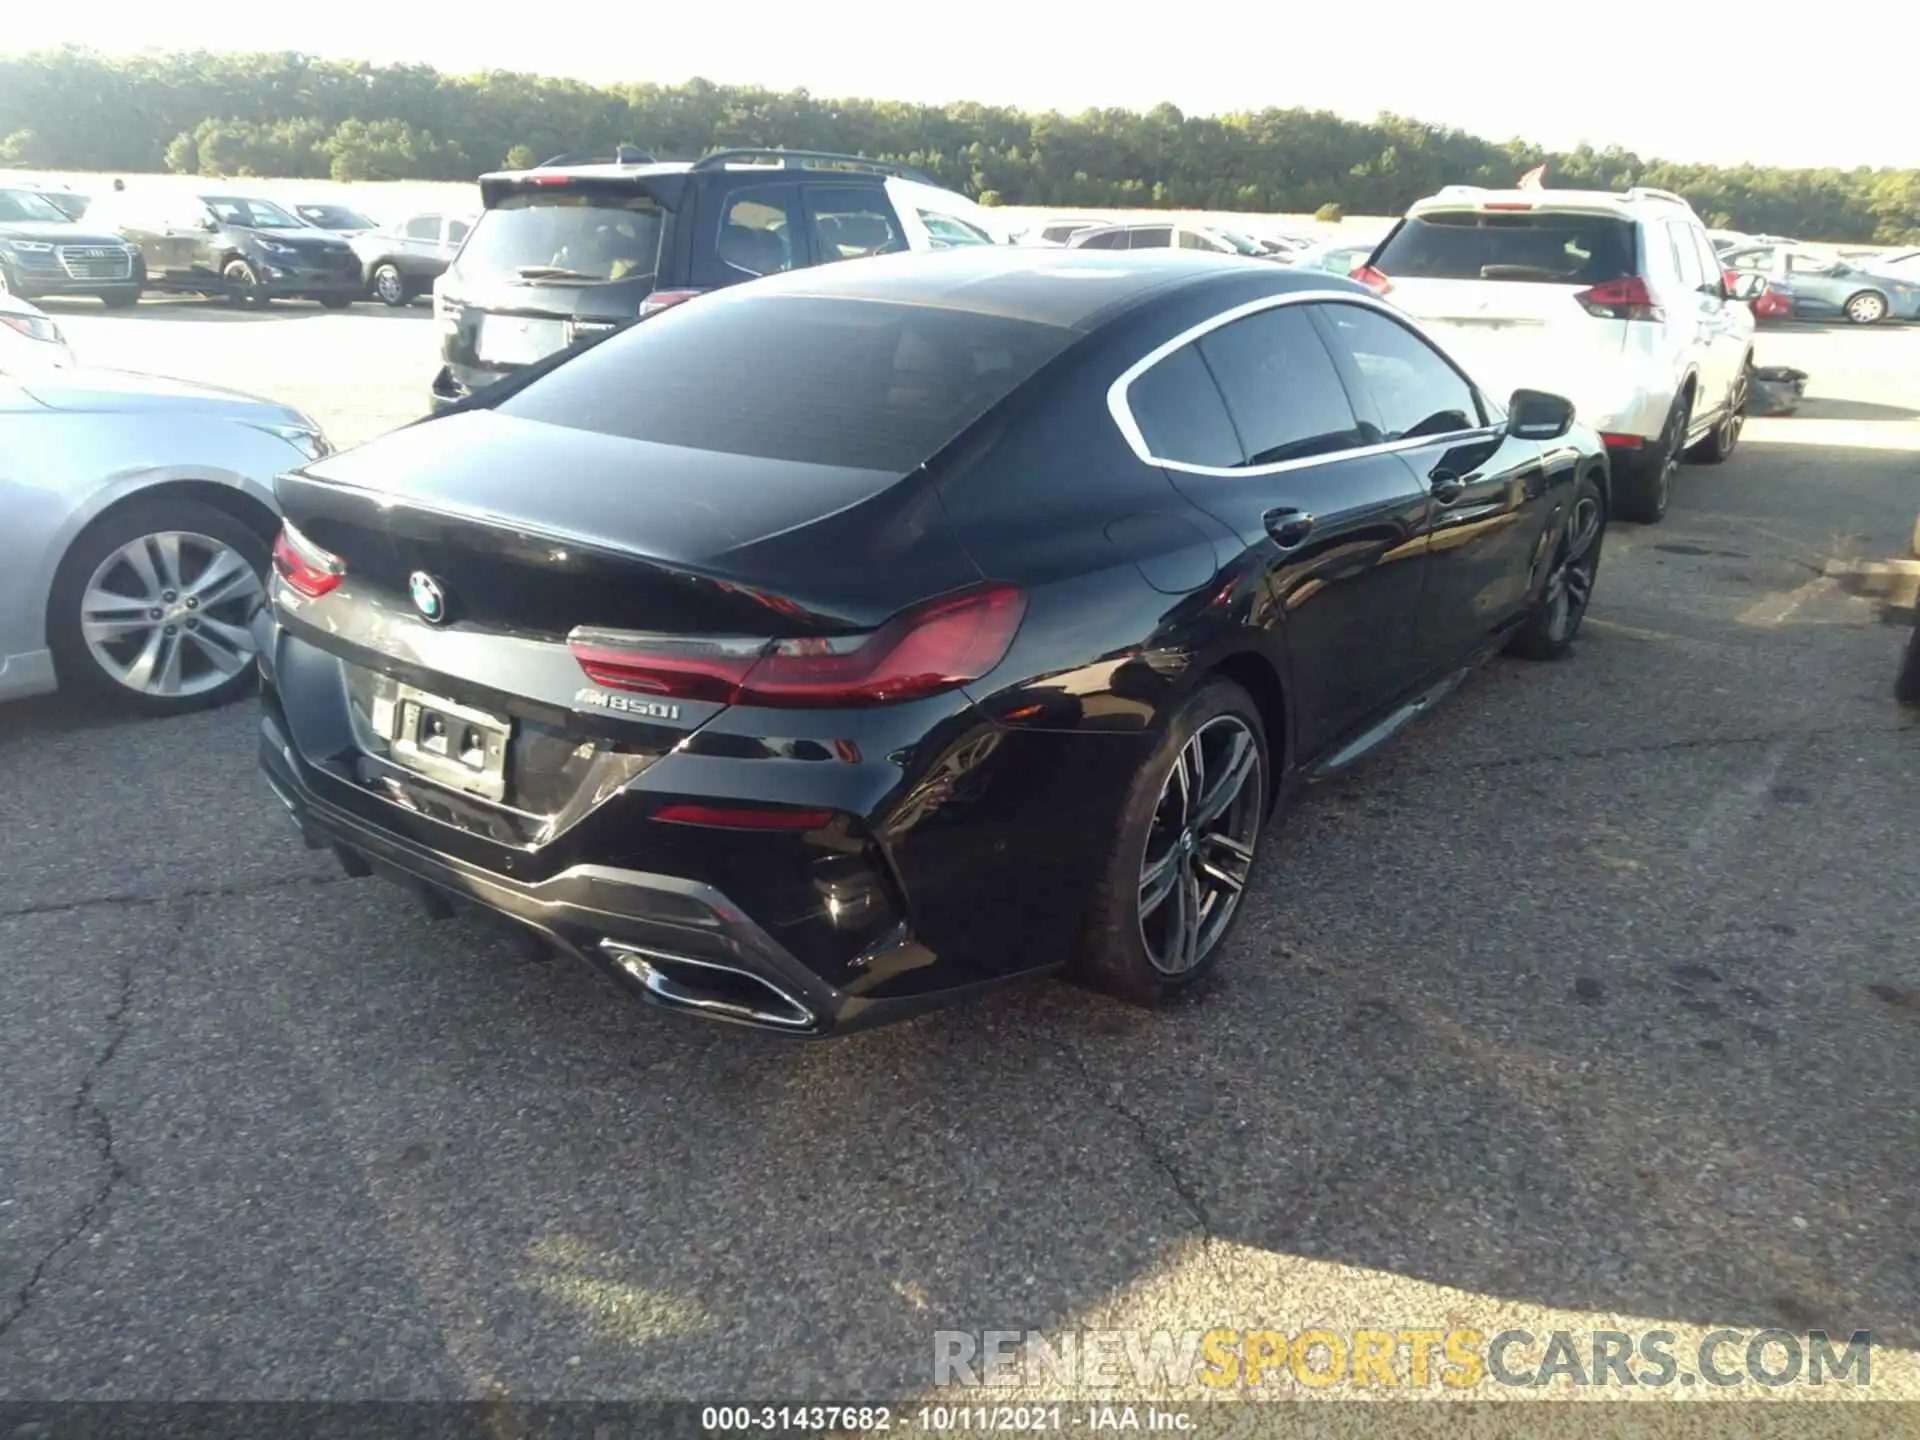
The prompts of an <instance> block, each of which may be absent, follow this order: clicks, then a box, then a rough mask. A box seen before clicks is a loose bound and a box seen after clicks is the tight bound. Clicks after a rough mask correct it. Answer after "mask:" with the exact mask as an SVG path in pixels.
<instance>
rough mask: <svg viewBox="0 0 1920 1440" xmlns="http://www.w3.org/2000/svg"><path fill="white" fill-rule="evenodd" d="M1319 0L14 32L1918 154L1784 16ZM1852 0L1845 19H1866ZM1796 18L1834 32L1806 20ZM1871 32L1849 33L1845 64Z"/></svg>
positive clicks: (742, 3) (359, 14)
mask: <svg viewBox="0 0 1920 1440" xmlns="http://www.w3.org/2000/svg"><path fill="white" fill-rule="evenodd" d="M1289 8H1290V7H1289ZM1313 9H1315V10H1317V11H1318V13H1301V12H1293V13H1288V9H1283V7H1281V6H1277V5H1271V4H1262V3H1260V0H1255V3H1252V4H1220V3H1214V4H1194V5H1173V4H1166V3H1157V4H1147V3H1143V0H1135V3H1134V4H1132V5H1126V4H1123V3H1120V0H1107V3H1104V4H1095V3H1092V0H1025V3H1015V0H966V3H964V4H962V3H953V0H947V3H936V4H922V5H915V4H911V3H904V4H903V3H895V4H890V5H885V6H881V5H864V6H862V5H851V4H847V3H845V0H841V3H839V4H815V5H795V4H792V3H791V0H787V3H781V4H777V5H774V4H764V3H760V0H730V3H728V4H726V5H724V6H712V5H706V4H699V3H666V4H662V3H660V0H652V3H649V4H645V5H637V6H622V5H595V4H571V5H567V4H563V5H558V6H556V7H555V8H554V10H552V11H551V12H547V13H548V14H549V15H550V17H551V21H552V23H551V24H549V25H548V26H547V27H545V28H542V27H540V26H538V25H535V24H529V23H526V22H525V21H519V22H516V23H511V24H509V23H507V22H505V21H504V20H503V21H501V22H500V23H496V24H485V23H482V22H481V20H480V17H481V16H482V15H484V14H485V13H486V12H485V11H484V9H474V8H472V7H467V8H455V9H453V10H448V9H446V8H445V7H442V6H433V5H406V4H399V5H396V4H393V3H391V0H331V3H329V4H328V5H326V6H324V7H321V8H319V9H316V8H315V7H314V6H312V5H284V6H259V5H247V6H242V7H240V8H239V9H238V10H234V9H232V8H230V7H220V6H189V7H187V8H186V9H184V10H182V9H179V8H177V7H174V6H170V5H162V6H154V5H152V4H139V5H136V4H132V3H129V0H95V3H92V4H89V5H87V6H84V7H78V8H76V9H75V10H73V11H68V10H66V9H65V7H62V6H55V5H22V6H13V7H10V13H9V15H8V17H7V20H6V23H5V25H4V27H0V50H4V51H22V50H31V49H36V48H38V47H40V46H43V45H50V44H65V43H72V44H83V45H90V46H93V47H95V48H97V49H102V50H111V51H126V50H139V49H143V48H150V47H151V48H164V49H195V48H204V49H209V50H304V51H307V52H308V53H312V54H320V55H327V56H333V57H339V58H360V59H368V60H376V61H382V62H413V63H423V62H424V63H430V64H432V65H434V66H436V67H438V68H439V69H441V70H445V71H453V72H465V71H471V70H483V69H514V70H531V71H535V72H538V73H542V74H548V75H565V76H572V77H576V78H579V79H582V80H588V81H593V82H596V83H609V82H615V81H640V80H654V81H660V82H678V81H683V80H686V79H689V78H691V77H693V76H695V75H702V76H705V77H706V78H707V79H709V80H714V81H719V82H726V83H737V84H759V85H766V86H769V87H772V88H775V89H793V88H805V89H807V90H810V91H811V92H812V93H813V94H815V95H816V96H833V95H849V96H856V95H857V96H869V97H873V98H878V99H898V100H917V101H927V102H934V103H939V102H945V101H952V100H979V101H983V102H986V103H990V104H1004V105H1018V106H1021V107H1023V108H1027V109H1034V110H1046V109H1058V110H1065V111H1069V112H1071V111H1076V110H1081V109H1085V108H1088V107H1091V106H1124V107H1127V108H1130V109H1147V108H1149V107H1151V106H1153V105H1156V104H1158V103H1160V102H1162V101H1169V102H1171V103H1172V104H1174V105H1177V106H1179V107H1180V109H1181V110H1183V111H1185V112H1187V113H1189V114H1215V113H1220V112H1223V111H1228V110H1242V109H1259V108H1262V107H1264V106H1268V105H1275V106H1282V107H1292V106H1304V107H1307V108H1309V109H1323V110H1332V111H1334V112H1336V113H1337V114H1340V115H1343V116H1346V117H1348V118H1351V119H1359V120H1364V119H1371V118H1372V117H1373V116H1374V115H1376V114H1377V113H1378V112H1380V111H1382V110H1391V111H1394V112H1396V113H1398V114H1401V115H1407V116H1411V117H1413V118H1415V119H1419V120H1424V121H1428V122H1432V123H1438V124H1444V125H1452V126H1457V127H1458V128H1460V129H1463V130H1467V131H1470V132H1472V133H1474V134H1478V135H1482V136H1485V137H1486V138H1489V139H1493V140H1505V139H1510V138H1512V137H1514V136H1520V137H1522V138H1525V139H1528V140H1532V141H1536V142H1538V143H1541V144H1544V145H1547V146H1549V147H1552V148H1555V149H1564V148H1570V147H1572V146H1573V145H1575V144H1578V143H1579V142H1581V141H1586V142H1588V143H1591V144H1593V145H1595V146H1604V145H1608V144H1616V145H1620V146H1622V147H1623V148H1626V149H1629V150H1633V151H1637V152H1638V153H1639V154H1640V155H1642V156H1643V157H1648V158H1652V157H1655V156H1658V157H1660V158H1663V159H1670V160H1692V161H1703V162H1709V163H1714V164H1737V163H1740V162H1742V161H1753V162H1755V163H1759V164H1771V165H1790V166H1800V165H1809V166H1824V165H1837V166H1842V167H1849V166H1853V165H1894V166H1902V167H1915V168H1920V125H1916V124H1915V123H1914V120H1913V107H1912V97H1911V95H1910V94H1909V93H1908V92H1907V91H1906V90H1905V87H1904V86H1903V85H1902V84H1900V83H1899V82H1898V81H1897V80H1896V79H1895V78H1894V76H1893V75H1892V73H1891V72H1890V71H1889V72H1887V73H1885V74H1879V75H1864V76H1863V75H1862V74H1861V72H1859V71H1858V70H1856V69H1854V68H1853V67H1852V66H1851V65H1850V64H1845V63H1834V64H1832V65H1831V66H1828V67H1825V68H1823V67H1821V66H1819V65H1817V64H1808V65H1805V66H1801V67H1793V66H1790V65H1787V64H1783V63H1782V61H1781V58H1780V53H1779V52H1778V51H1777V50H1776V49H1775V48H1774V46H1773V45H1772V43H1771V41H1772V40H1773V39H1775V38H1778V36H1777V34H1775V33H1774V31H1773V27H1772V26H1771V25H1768V24H1760V25H1758V26H1755V25H1752V24H1748V23H1747V22H1745V21H1743V20H1740V19H1739V18H1737V17H1738V16H1739V14H1740V13H1741V12H1739V11H1737V10H1736V11H1733V12H1729V11H1728V10H1727V9H1726V7H1724V6H1722V5H1718V4H1709V3H1706V0H1609V3H1608V4H1607V5H1606V6H1604V7H1602V8H1601V9H1599V10H1596V9H1595V8H1594V7H1592V6H1590V5H1578V4H1570V5H1569V4H1556V3H1553V0H1531V3H1523V0H1478V3H1467V4H1455V5H1452V6H1449V5H1446V4H1444V3H1442V4H1434V3H1427V0H1376V3H1375V4H1373V5H1369V6H1359V5H1351V6H1341V7H1339V10H1338V12H1337V13H1336V11H1335V8H1334V7H1332V6H1324V7H1313ZM496 13H499V14H502V15H505V14H507V13H509V12H507V11H499V12H496ZM76 17H84V19H83V20H82V19H77V18H76ZM1844 17H1845V11H1844V10H1842V11H1840V12H1839V17H1838V18H1836V19H1835V21H1834V22H1833V24H1834V26H1835V29H1836V31H1838V30H1844V29H1846V28H1848V27H1850V26H1851V25H1853V24H1864V23H1865V22H1860V21H1851V20H1848V19H1846V18H1844ZM1812 28H1814V29H1816V30H1817V29H1819V28H1821V27H1820V25H1819V22H1813V25H1812ZM1756 29H1757V30H1758V31H1759V32H1760V33H1758V34H1755V33H1754V32H1755V30H1756ZM1792 29H1793V30H1794V32H1795V34H1796V35H1800V36H1803V37H1805V38H1811V37H1810V36H1807V35H1806V31H1807V22H1806V20H1805V17H1802V16H1796V18H1795V23H1794V25H1793V27H1792ZM1850 48H1851V47H1850V46H1847V45H1842V44H1840V43H1838V40H1837V38H1836V44H1835V47H1834V55H1835V57H1836V61H1837V57H1838V56H1839V55H1840V54H1842V53H1848V52H1849V51H1850ZM634 138H635V139H636V140H639V141H641V142H644V139H645V137H644V136H636V137H634Z"/></svg>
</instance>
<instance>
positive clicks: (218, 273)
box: [0, 186, 472, 309]
mask: <svg viewBox="0 0 1920 1440" xmlns="http://www.w3.org/2000/svg"><path fill="white" fill-rule="evenodd" d="M55 193H56V192H51V191H44V190H39V189H35V188H32V187H27V186H6V187H0V291H4V292H10V293H12V294H15V295H18V296H21V297H23V298H33V297H47V296H62V297H63V296H75V295H91V296H95V297H97V298H98V299H99V300H100V301H101V302H102V303H103V304H106V305H108V306H110V307H116V308H118V307H122V306H127V305H133V304H136V303H138V301H139V299H140V297H141V295H142V294H143V293H145V292H147V291H149V290H152V291H159V292H162V293H170V294H197V295H206V296H211V297H214V298H218V299H223V300H227V301H230V302H233V303H236V304H242V305H252V306H261V305H265V304H268V303H269V302H271V301H274V300H281V299H304V300H313V301H317V302H318V303H319V304H321V305H324V306H326V307H328V308H329V309H344V308H345V307H346V306H348V305H351V304H353V303H354V302H355V301H357V300H362V299H374V300H379V301H381V302H383V303H385V304H387V305H395V306H399V305H406V304H408V303H410V302H411V301H413V300H414V299H415V298H417V297H419V296H421V295H423V294H425V293H426V292H427V291H428V290H429V289H431V288H432V285H433V282H434V280H435V279H437V278H438V277H439V275H440V273H441V272H442V271H444V270H445V269H446V267H447V265H448V263H449V262H450V261H451V260H452V258H453V255H454V252H455V251H457V250H458V249H459V247H460V242H461V241H462V240H463V239H464V238H465V236H466V232H467V230H468V229H469V228H470V227H471V223H472V222H471V217H469V216H456V215H440V214H424V215H413V216H408V217H406V218H405V219H403V220H400V221H398V222H397V223H395V224H394V225H392V226H385V227H383V226H380V225H377V224H376V223H375V222H374V221H372V220H371V219H369V218H368V217H367V216H365V215H362V214H360V213H359V212H358V211H356V210H353V209H351V208H350V207H347V206H344V205H334V204H307V205H292V206H283V205H281V204H278V203H276V202H275V201H272V200H266V199H262V198H260V197H258V196H250V195H247V194H245V193H243V192H241V191H238V190H234V189H228V188H224V187H222V188H219V189H208V190H204V191H199V192H193V193H183V192H178V191H167V192H152V193H141V192H138V191H131V192H121V191H116V192H113V193H112V194H109V195H106V196H103V197H101V198H100V199H98V200H96V201H93V202H92V203H91V204H89V205H88V206H87V207H86V210H85V219H84V220H75V219H73V218H71V217H70V216H69V215H68V214H67V213H66V212H65V211H64V210H63V209H62V208H61V207H59V206H57V205H56V204H55V203H54V199H55Z"/></svg>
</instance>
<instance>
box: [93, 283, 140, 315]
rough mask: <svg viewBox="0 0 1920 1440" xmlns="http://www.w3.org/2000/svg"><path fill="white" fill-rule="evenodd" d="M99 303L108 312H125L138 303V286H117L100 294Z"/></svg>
mask: <svg viewBox="0 0 1920 1440" xmlns="http://www.w3.org/2000/svg"><path fill="white" fill-rule="evenodd" d="M100 303H101V304H102V305H104V306H106V307H107V309H109V310H125V309H128V308H130V307H131V306H134V305H138V304H139V303H140V287H139V286H138V285H117V286H115V287H114V288H113V289H111V290H102V291H101V292H100Z"/></svg>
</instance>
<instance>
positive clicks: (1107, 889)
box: [1077, 676, 1270, 1004]
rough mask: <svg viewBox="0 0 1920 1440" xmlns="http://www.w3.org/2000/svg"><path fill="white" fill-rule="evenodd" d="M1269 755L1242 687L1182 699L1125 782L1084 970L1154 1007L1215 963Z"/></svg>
mask: <svg viewBox="0 0 1920 1440" xmlns="http://www.w3.org/2000/svg"><path fill="white" fill-rule="evenodd" d="M1269 763H1270V762H1269V760H1268V750H1267V733H1266V727H1265V725H1264V724H1262V722H1261V718H1260V710H1259V707H1258V706H1256V705H1255V704H1254V703H1253V698H1252V697H1251V696H1250V695H1248V694H1247V692H1246V691H1245V690H1243V689H1242V688H1241V687H1240V686H1239V685H1236V684H1235V683H1233V682H1232V681H1231V680H1227V679H1225V678H1224V677H1217V676H1216V677H1214V678H1213V679H1210V680H1208V681H1207V682H1205V683H1204V684H1203V685H1202V686H1201V687H1200V688H1199V689H1198V690H1196V691H1195V692H1194V693H1193V694H1192V695H1191V696H1190V697H1188V699H1187V701H1186V702H1185V703H1184V704H1183V705H1181V706H1180V708H1179V709H1178V710H1177V711H1176V712H1175V713H1174V715H1173V718H1172V720H1170V721H1169V722H1168V725H1167V728H1166V731H1165V734H1164V735H1163V737H1162V739H1161V742H1160V744H1159V745H1158V746H1156V747H1155V749H1154V752H1153V756H1152V758H1150V759H1149V760H1148V761H1147V763H1146V764H1145V765H1144V766H1142V767H1141V769H1140V772H1139V773H1138V774H1137V775H1136V776H1135V777H1134V781H1133V785H1132V787H1131V788H1130V790H1129V791H1128V794H1127V801H1126V805H1125V808H1124V809H1123V810H1122V811H1121V816H1120V823H1119V827H1118V829H1117V831H1116V833H1115V835H1114V839H1113V844H1112V847H1111V849H1110V851H1109V854H1108V857H1107V868H1106V872H1105V874H1103V875H1102V876H1101V877H1100V879H1099V881H1097V882H1096V884H1095V887H1094V895H1093V903H1092V905H1091V906H1090V907H1089V911H1088V918H1087V928H1086V932H1085V935H1084V937H1083V941H1082V945H1081V951H1080V955H1079V958H1078V965H1077V973H1078V975H1079V976H1080V978H1082V979H1084V980H1085V981H1086V982H1087V983H1088V984H1090V985H1093V986H1094V987H1096V988H1098V989H1101V990H1105V991H1107V992H1109V993H1110V994H1113V995H1117V996H1119V997H1120V998H1122V999H1124V1000H1130V1001H1133V1002H1134V1003H1136V1004H1155V1003H1158V1002H1160V1001H1163V1000H1166V999H1169V998H1171V997H1172V996H1173V995H1175V994H1177V993H1179V992H1180V991H1182V990H1185V989H1186V988H1187V987H1189V986H1190V985H1192V984H1193V983H1194V982H1195V981H1197V980H1198V979H1199V978H1200V977H1201V976H1202V975H1204V974H1206V973H1207V971H1208V970H1210V969H1211V968H1212V967H1213V965H1214V963H1215V962H1216V961H1217V960H1218V958H1219V954H1220V951H1221V948H1222V942H1223V941H1224V940H1225V939H1226V937H1227V933H1228V932H1229V931H1230V930H1231V929H1232V927H1233V922H1234V920H1235V919H1236V918H1237V917H1238V915H1239V909H1240V899H1241V896H1242V894H1243V892H1244V891H1245V890H1246V887H1247V882H1248V880H1249V879H1250V878H1251V876H1252V873H1253V865H1254V854H1255V851H1256V849H1257V847H1258V845H1259V843H1260V831H1261V826H1262V823H1263V822H1264V820H1265V818H1266V812H1267V795H1268V790H1269V785H1268V776H1269V774H1270V770H1269Z"/></svg>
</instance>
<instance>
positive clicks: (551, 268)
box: [460, 191, 663, 283]
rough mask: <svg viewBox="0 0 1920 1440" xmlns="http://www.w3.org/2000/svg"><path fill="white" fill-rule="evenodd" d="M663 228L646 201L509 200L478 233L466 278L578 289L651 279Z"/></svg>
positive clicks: (570, 195) (570, 196) (577, 194)
mask: <svg viewBox="0 0 1920 1440" xmlns="http://www.w3.org/2000/svg"><path fill="white" fill-rule="evenodd" d="M662 228H663V222H662V216H661V212H660V208H659V207H658V206H657V205H655V204H654V203H653V201H651V200H649V199H647V198H646V197H644V196H640V195H632V196H628V195H609V194H604V193H603V194H595V193H593V192H591V191H570V192H566V193H561V194H550V195H509V196H506V197H505V198H504V199H502V200H501V202H500V203H499V204H498V205H497V206H494V207H493V208H491V209H489V210H488V211H487V212H486V213H485V214H484V215H482V216H481V217H480V220H479V223H478V224H476V225H475V226H474V227H473V233H472V234H471V235H469V236H468V237H467V245H466V248H465V249H464V250H462V251H461V252H460V271H461V273H462V274H466V275H484V276H488V277H492V278H498V277H501V276H518V277H519V278H521V279H526V280H562V281H572V282H575V283H581V282H587V281H597V280H638V279H643V278H651V276H652V275H653V273H654V269H655V267H656V265H657V264H658V262H659V259H660V233H661V230H662Z"/></svg>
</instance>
